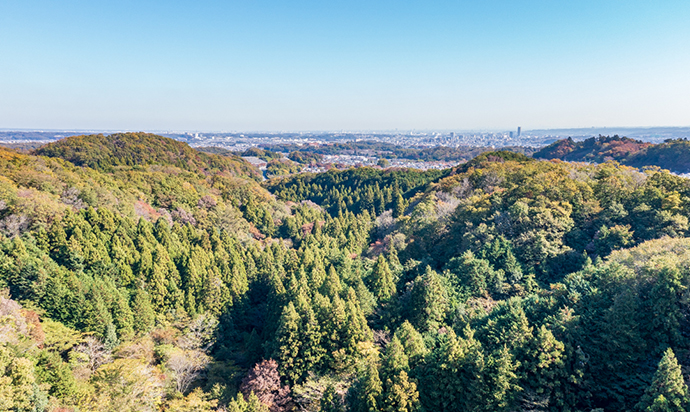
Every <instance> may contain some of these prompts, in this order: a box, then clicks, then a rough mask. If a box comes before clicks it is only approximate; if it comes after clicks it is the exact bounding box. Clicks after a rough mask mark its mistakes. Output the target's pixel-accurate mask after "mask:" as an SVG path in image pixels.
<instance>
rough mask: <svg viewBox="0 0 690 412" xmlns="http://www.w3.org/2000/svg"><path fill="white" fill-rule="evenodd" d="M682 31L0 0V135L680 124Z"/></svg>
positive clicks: (689, 64) (490, 17)
mask: <svg viewBox="0 0 690 412" xmlns="http://www.w3.org/2000/svg"><path fill="white" fill-rule="evenodd" d="M688 22H690V1H688V0H678V1H675V0H657V1H649V0H644V1H638V0H620V1H619V0H578V1H565V0H560V1H559V0H522V1H521V0H510V1H509V0H473V1H463V0H455V1H434V0H426V1H405V0H397V1H378V0H366V1H359V0H349V1H341V0H326V1H324V0H320V1H310V0H309V1H308V0H303V1H290V0H281V1H278V0H276V1H272V0H255V1H231V0H225V1H205V0H196V1H175V0H168V1H152V0H150V1H147V0H137V1H128V0H120V1H107V0H105V1H62V0H49V1H34V0H22V1H14V0H0V128H5V129H7V128H17V129H19V128H21V129H70V130H74V129H99V130H189V131H193V130H199V131H243V130H244V131H296V130H304V131H307V130H392V129H399V130H410V129H417V130H419V129H438V130H441V129H443V130H453V129H455V130H477V129H487V130H500V129H514V128H515V127H517V126H522V128H523V130H526V129H532V128H535V129H536V128H566V127H593V126H595V127H604V126H626V127H635V126H689V125H690V24H688Z"/></svg>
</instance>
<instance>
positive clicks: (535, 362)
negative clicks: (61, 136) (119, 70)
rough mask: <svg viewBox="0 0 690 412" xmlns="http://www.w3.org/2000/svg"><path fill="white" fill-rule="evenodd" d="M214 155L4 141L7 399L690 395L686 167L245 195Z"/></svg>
mask: <svg viewBox="0 0 690 412" xmlns="http://www.w3.org/2000/svg"><path fill="white" fill-rule="evenodd" d="M149 141H150V142H151V144H152V146H151V148H150V150H147V151H145V152H144V153H140V152H141V149H142V147H141V145H142V144H144V143H142V142H149ZM146 144H148V143H146ZM219 158H220V157H219ZM219 158H216V157H213V156H212V155H204V154H201V153H199V152H196V151H195V150H194V149H191V148H189V147H187V146H180V145H178V143H177V142H173V141H170V140H169V139H165V138H161V137H157V136H152V135H142V134H122V135H116V136H113V137H105V136H99V135H98V136H82V137H79V138H70V139H65V140H64V141H60V142H57V143H55V144H52V145H50V146H48V147H45V148H42V149H40V150H38V151H36V152H35V153H34V154H32V155H25V154H19V153H16V152H13V151H11V150H5V149H0V291H2V292H1V293H0V409H2V410H11V411H75V412H76V411H158V410H164V411H216V410H222V411H233V412H235V411H237V412H240V411H241V412H247V411H252V412H253V411H273V412H278V411H291V410H306V411H346V410H347V411H402V412H407V411H428V412H431V411H487V412H488V411H506V412H507V411H573V412H575V411H583V412H584V411H593V410H599V411H602V410H603V411H632V410H639V411H680V410H686V408H687V407H688V401H689V399H688V388H687V384H686V382H685V378H686V377H687V370H688V368H689V367H690V344H689V343H688V342H690V339H689V338H690V322H689V321H688V319H689V318H688V315H689V314H690V302H689V301H688V299H687V296H688V286H689V285H690V238H689V237H688V231H689V230H690V227H689V222H688V216H690V181H689V180H688V179H684V178H681V177H678V176H674V175H672V174H670V173H668V172H665V171H662V170H658V169H653V168H650V169H645V170H643V171H640V170H638V169H634V168H631V167H628V166H623V165H621V164H619V163H613V162H609V163H603V164H598V165H597V164H589V165H588V164H582V163H567V162H563V161H559V160H554V161H539V160H535V159H531V158H528V157H526V156H523V155H519V154H516V153H511V152H491V153H484V154H482V155H481V156H478V157H476V158H475V159H473V160H472V161H470V162H468V163H466V164H463V165H460V166H458V167H456V168H454V169H452V170H446V171H418V170H406V169H398V170H394V169H389V170H380V169H374V168H359V169H350V170H344V171H336V170H331V171H329V172H326V173H321V174H308V173H307V174H299V175H291V176H283V177H278V178H275V179H271V180H269V181H267V182H265V183H264V184H263V185H260V184H259V183H257V181H255V180H254V178H253V176H254V175H253V174H252V173H244V172H243V171H244V170H245V169H244V167H245V166H241V165H243V164H242V163H239V161H238V163H234V162H235V160H233V159H226V158H222V159H221V160H219ZM225 162H230V163H225ZM234 165H236V166H237V167H233V166H234Z"/></svg>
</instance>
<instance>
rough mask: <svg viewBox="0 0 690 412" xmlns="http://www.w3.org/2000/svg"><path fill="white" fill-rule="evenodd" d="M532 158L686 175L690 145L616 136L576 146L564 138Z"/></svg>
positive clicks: (570, 139)
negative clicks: (653, 168)
mask: <svg viewBox="0 0 690 412" xmlns="http://www.w3.org/2000/svg"><path fill="white" fill-rule="evenodd" d="M533 157H534V158H537V159H560V160H565V161H573V162H593V163H603V162H606V161H609V160H615V161H617V162H619V163H621V164H624V165H628V166H633V167H644V166H659V167H661V168H662V169H668V170H670V171H672V172H676V173H690V142H689V141H687V140H684V139H677V140H667V141H665V142H664V143H659V144H654V143H647V142H643V141H640V140H634V139H630V138H627V137H620V136H618V135H616V136H599V137H592V138H589V139H586V140H583V141H580V142H576V141H574V140H573V139H572V138H568V139H563V140H558V141H556V142H554V143H552V144H550V145H548V146H546V147H544V148H543V149H541V150H540V151H538V152H536V153H534V155H533Z"/></svg>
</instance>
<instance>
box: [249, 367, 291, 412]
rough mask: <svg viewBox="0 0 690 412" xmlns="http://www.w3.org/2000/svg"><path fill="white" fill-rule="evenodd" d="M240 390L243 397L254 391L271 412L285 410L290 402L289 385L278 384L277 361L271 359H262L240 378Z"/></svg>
mask: <svg viewBox="0 0 690 412" xmlns="http://www.w3.org/2000/svg"><path fill="white" fill-rule="evenodd" d="M240 391H242V393H243V394H244V396H245V397H246V396H249V394H251V393H254V395H256V397H257V398H259V401H261V403H262V404H264V405H266V406H268V408H269V409H270V410H271V412H282V411H285V410H287V406H288V404H290V403H291V402H292V398H291V397H290V387H289V386H287V385H285V386H282V385H281V384H280V374H279V373H278V363H277V362H276V361H274V360H273V359H269V360H262V361H261V362H259V363H257V364H256V365H254V367H253V368H252V369H251V370H250V371H249V373H248V374H247V376H246V377H245V378H244V379H243V380H242V385H241V386H240Z"/></svg>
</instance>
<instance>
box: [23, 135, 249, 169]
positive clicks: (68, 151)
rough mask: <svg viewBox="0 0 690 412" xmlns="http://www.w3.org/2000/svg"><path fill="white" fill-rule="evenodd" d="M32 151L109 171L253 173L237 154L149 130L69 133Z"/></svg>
mask: <svg viewBox="0 0 690 412" xmlns="http://www.w3.org/2000/svg"><path fill="white" fill-rule="evenodd" d="M33 154H36V155H40V156H47V157H57V158H61V159H64V160H67V161H69V162H71V163H73V164H75V165H77V166H87V167H91V168H93V169H98V170H102V171H112V170H113V169H114V168H116V167H118V166H130V167H131V166H146V165H160V166H175V167H179V168H181V169H184V170H188V171H193V172H205V173H214V172H228V173H231V174H233V175H238V176H256V175H257V172H256V171H255V170H254V169H253V168H252V167H251V166H250V165H249V164H247V163H246V162H245V161H244V160H242V159H240V158H239V157H237V156H232V157H228V156H218V155H215V154H209V153H203V152H199V151H197V150H194V149H192V148H191V147H189V145H187V144H186V143H183V142H179V141H177V140H173V139H169V138H167V137H162V136H157V135H154V134H149V133H115V134H112V135H108V136H106V135H102V134H97V135H88V136H72V137H68V138H65V139H62V140H59V141H57V142H53V143H49V144H47V145H44V146H42V147H40V148H38V149H36V150H35V151H34V152H33Z"/></svg>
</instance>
